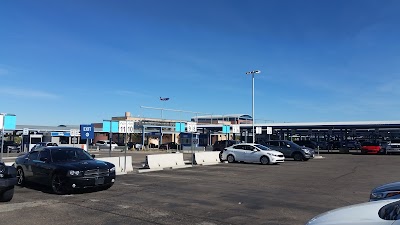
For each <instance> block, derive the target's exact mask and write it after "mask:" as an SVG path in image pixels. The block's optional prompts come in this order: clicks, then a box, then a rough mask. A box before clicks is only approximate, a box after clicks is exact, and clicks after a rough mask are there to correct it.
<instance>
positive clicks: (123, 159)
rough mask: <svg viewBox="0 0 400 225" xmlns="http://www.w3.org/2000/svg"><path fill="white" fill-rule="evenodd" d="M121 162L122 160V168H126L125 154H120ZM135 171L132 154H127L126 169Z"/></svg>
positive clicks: (126, 170)
mask: <svg viewBox="0 0 400 225" xmlns="http://www.w3.org/2000/svg"><path fill="white" fill-rule="evenodd" d="M119 162H120V167H121V168H122V169H124V168H125V156H120V157H119ZM132 171H133V166H132V156H126V169H125V172H126V173H128V172H132Z"/></svg>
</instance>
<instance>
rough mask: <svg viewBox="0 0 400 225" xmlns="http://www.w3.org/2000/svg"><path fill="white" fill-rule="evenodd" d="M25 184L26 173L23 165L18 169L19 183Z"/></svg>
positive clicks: (20, 184)
mask: <svg viewBox="0 0 400 225" xmlns="http://www.w3.org/2000/svg"><path fill="white" fill-rule="evenodd" d="M24 184H25V174H24V170H23V169H22V168H21V167H18V169H17V185H19V186H23V185H24Z"/></svg>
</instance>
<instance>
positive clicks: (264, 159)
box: [260, 156, 269, 165]
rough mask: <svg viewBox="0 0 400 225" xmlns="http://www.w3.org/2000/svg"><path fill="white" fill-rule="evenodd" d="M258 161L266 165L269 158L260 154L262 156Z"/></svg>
mask: <svg viewBox="0 0 400 225" xmlns="http://www.w3.org/2000/svg"><path fill="white" fill-rule="evenodd" d="M260 162H261V164H263V165H268V164H269V158H268V157H267V156H262V157H261V158H260Z"/></svg>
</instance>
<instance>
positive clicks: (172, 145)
mask: <svg viewBox="0 0 400 225" xmlns="http://www.w3.org/2000/svg"><path fill="white" fill-rule="evenodd" d="M159 149H166V150H167V149H178V150H179V149H180V145H179V144H177V143H175V142H168V143H164V144H161V145H160V147H159Z"/></svg>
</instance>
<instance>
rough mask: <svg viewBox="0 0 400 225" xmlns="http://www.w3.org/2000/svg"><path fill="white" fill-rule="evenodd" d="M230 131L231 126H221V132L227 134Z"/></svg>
mask: <svg viewBox="0 0 400 225" xmlns="http://www.w3.org/2000/svg"><path fill="white" fill-rule="evenodd" d="M230 132H231V126H229V125H223V126H222V133H224V134H229V133H230Z"/></svg>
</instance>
